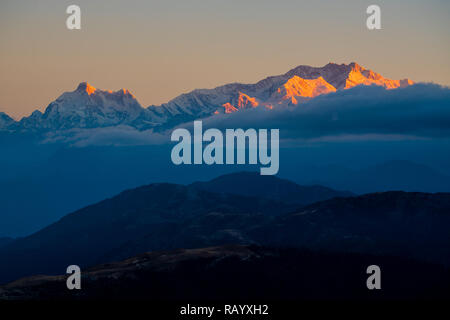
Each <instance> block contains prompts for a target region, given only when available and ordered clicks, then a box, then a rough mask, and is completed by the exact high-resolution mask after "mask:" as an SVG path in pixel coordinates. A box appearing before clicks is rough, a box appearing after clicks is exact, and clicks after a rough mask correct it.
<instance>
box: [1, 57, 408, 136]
mask: <svg viewBox="0 0 450 320" xmlns="http://www.w3.org/2000/svg"><path fill="white" fill-rule="evenodd" d="M412 84H413V82H412V81H411V80H409V79H404V80H391V79H387V78H384V77H383V76H381V75H380V74H378V73H376V72H373V71H372V70H368V69H365V68H363V67H361V66H360V65H358V64H357V63H354V62H353V63H350V64H348V65H347V64H335V63H329V64H327V65H325V66H323V67H310V66H299V67H296V68H294V69H292V70H290V71H289V72H287V73H285V74H283V75H279V76H272V77H268V78H266V79H263V80H261V81H259V82H257V83H255V84H241V83H232V84H227V85H224V86H220V87H217V88H214V89H198V90H194V91H192V92H189V93H186V94H182V95H180V96H178V97H176V98H175V99H173V100H171V101H169V102H168V103H165V104H162V105H160V106H150V107H148V108H143V107H142V106H141V105H140V104H139V102H138V101H137V100H136V98H135V97H134V96H133V94H132V93H131V92H130V91H128V90H126V89H121V90H118V91H115V92H113V91H106V90H99V89H96V88H94V87H93V86H91V85H90V84H88V83H86V82H83V83H80V85H79V86H78V88H77V89H76V90H75V91H72V92H66V93H63V94H62V95H61V96H60V97H59V98H57V99H56V100H55V101H53V102H52V103H50V104H49V105H48V107H47V108H46V109H45V111H44V113H42V112H40V111H38V110H36V111H34V112H33V113H32V114H31V115H30V116H28V117H24V118H22V119H21V120H20V121H17V122H16V121H14V120H13V119H11V118H10V117H9V116H7V115H6V114H2V113H0V130H8V131H21V132H22V131H38V132H41V131H44V132H45V131H53V130H67V129H73V128H98V127H109V126H117V125H127V126H131V127H134V128H136V129H139V130H144V129H151V128H154V129H155V128H157V129H167V128H171V127H174V126H176V125H178V124H180V123H183V122H189V121H192V120H195V119H201V118H205V117H209V116H212V115H215V114H221V113H232V112H236V111H238V110H242V109H249V108H266V109H273V108H276V107H280V106H298V105H300V104H302V103H304V102H306V101H308V100H311V99H313V98H315V97H317V96H320V95H324V94H328V93H332V92H336V91H340V90H346V89H350V88H353V87H355V86H359V85H364V86H369V85H376V86H381V87H384V88H386V89H396V88H401V87H406V86H409V85H412Z"/></svg>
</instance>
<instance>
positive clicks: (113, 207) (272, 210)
mask: <svg viewBox="0 0 450 320" xmlns="http://www.w3.org/2000/svg"><path fill="white" fill-rule="evenodd" d="M290 210H293V207H292V206H288V205H285V204H283V203H280V202H276V201H272V200H265V199H264V198H250V197H243V196H239V195H230V194H218V193H211V192H205V191H200V190H197V189H195V188H191V187H186V186H181V185H174V184H153V185H149V186H146V187H141V188H137V189H134V190H129V191H125V192H122V193H121V194H119V195H118V196H116V197H114V198H112V199H108V200H105V201H102V202H100V203H98V204H95V205H92V206H89V207H86V208H84V209H81V210H79V211H76V212H74V213H72V214H69V215H67V216H65V217H64V218H62V219H61V220H59V221H58V222H56V223H54V224H52V225H50V226H48V227H46V228H44V229H43V230H41V231H39V232H37V233H35V234H33V235H31V236H29V237H25V238H22V239H19V240H17V241H14V242H12V243H10V244H9V245H6V246H4V247H2V248H0V256H3V257H5V260H3V259H2V262H1V263H0V281H8V280H13V279H15V278H17V277H20V276H25V275H30V274H34V273H46V272H50V273H53V272H58V271H59V270H61V268H62V267H64V266H67V265H69V264H80V265H89V264H93V263H98V262H101V261H107V259H106V260H105V257H104V256H105V255H106V254H108V253H109V252H111V251H114V250H117V249H118V248H122V247H124V246H125V247H127V243H129V242H131V243H139V239H141V238H144V237H151V239H152V241H150V242H147V243H146V244H147V245H148V246H147V247H146V248H145V250H143V251H141V252H144V251H148V250H157V249H166V248H177V247H196V246H202V245H204V244H206V243H208V242H209V241H208V240H209V238H210V237H214V234H210V233H209V232H206V233H199V234H197V233H196V232H195V226H194V225H192V222H191V225H190V221H193V220H194V219H197V218H198V217H204V216H207V215H209V214H214V213H219V214H230V215H234V216H236V217H237V218H236V219H237V220H239V221H240V222H241V223H242V222H243V218H244V217H248V219H249V220H252V219H255V221H257V220H258V219H261V218H260V217H269V216H271V215H273V214H281V213H286V212H288V211H290ZM189 228H191V229H189ZM192 228H194V229H192ZM219 229H220V228H219ZM180 230H181V231H185V230H188V232H186V233H187V236H185V237H183V236H181V237H180V235H179V232H180ZM208 231H211V228H209V230H208ZM177 237H178V238H177ZM236 237H237V240H236V239H235V238H236ZM226 238H227V237H226ZM228 239H230V240H229V241H231V242H240V239H239V237H238V236H237V235H236V236H235V235H233V234H232V233H230V234H229V235H228ZM133 253H135V254H136V253H138V252H133Z"/></svg>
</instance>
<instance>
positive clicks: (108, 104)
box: [21, 82, 146, 130]
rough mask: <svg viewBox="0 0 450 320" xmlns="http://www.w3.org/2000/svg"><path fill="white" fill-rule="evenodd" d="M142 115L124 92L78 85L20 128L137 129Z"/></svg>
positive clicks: (23, 123)
mask: <svg viewBox="0 0 450 320" xmlns="http://www.w3.org/2000/svg"><path fill="white" fill-rule="evenodd" d="M145 119H146V111H145V109H144V108H142V106H141V105H140V104H139V102H138V101H137V100H136V98H135V97H134V95H133V94H132V93H131V92H130V91H129V90H126V89H120V90H118V91H111V90H100V89H96V88H95V87H94V86H92V85H90V84H89V83H88V82H82V83H80V84H79V85H78V87H77V88H76V89H75V90H74V91H71V92H65V93H63V94H62V95H61V96H59V97H58V98H57V99H56V100H55V101H53V102H52V103H50V104H49V105H48V107H47V108H46V109H45V112H44V113H33V114H32V115H31V116H30V117H27V118H23V119H22V120H21V124H22V126H23V127H25V128H29V129H36V130H38V129H45V130H50V129H52V130H62V129H70V128H95V127H106V126H115V125H119V124H126V125H136V126H137V125H138V124H137V123H136V121H138V120H139V121H140V120H145Z"/></svg>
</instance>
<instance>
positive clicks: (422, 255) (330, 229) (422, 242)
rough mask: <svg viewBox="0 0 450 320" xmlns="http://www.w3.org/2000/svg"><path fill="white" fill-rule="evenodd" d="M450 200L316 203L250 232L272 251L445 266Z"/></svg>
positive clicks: (445, 196)
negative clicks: (384, 256)
mask: <svg viewBox="0 0 450 320" xmlns="http://www.w3.org/2000/svg"><path fill="white" fill-rule="evenodd" d="M449 226H450V194H449V193H440V194H439V193H438V194H427V193H407V192H383V193H374V194H367V195H362V196H359V197H350V198H336V199H331V200H327V201H322V202H318V203H315V204H312V205H310V206H307V207H305V208H302V209H301V210H298V211H297V212H295V213H291V214H288V215H283V216H280V217H277V218H275V219H274V221H273V222H272V223H271V225H265V226H262V227H261V228H256V229H253V230H252V232H251V237H252V239H254V240H255V241H257V242H258V241H264V243H265V244H268V245H273V246H278V245H281V246H285V245H288V246H294V247H308V248H314V249H326V250H335V251H344V252H365V253H368V252H370V253H373V254H390V255H396V256H407V257H414V258H417V259H422V260H428V261H433V262H438V263H443V264H447V265H449V264H450V234H449V232H448V229H449Z"/></svg>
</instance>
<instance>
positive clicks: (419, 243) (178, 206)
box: [0, 173, 450, 282]
mask: <svg viewBox="0 0 450 320" xmlns="http://www.w3.org/2000/svg"><path fill="white" fill-rule="evenodd" d="M235 178H236V181H239V182H241V183H242V185H238V184H236V186H235V188H234V190H235V191H236V190H239V188H240V187H241V186H245V187H249V188H250V187H251V184H250V182H252V183H253V184H254V189H253V191H252V192H251V194H253V193H254V194H256V195H258V196H253V197H250V196H248V192H244V193H246V194H247V195H246V196H243V195H237V194H229V193H223V192H222V193H217V192H211V191H217V190H221V189H222V187H223V186H224V185H225V184H224V183H223V182H224V181H227V179H229V176H228V177H227V176H224V177H221V178H218V179H216V180H213V181H212V182H208V183H207V184H209V189H211V191H204V190H200V189H199V188H198V186H199V185H203V187H205V184H204V183H203V184H201V183H200V184H194V185H191V186H181V185H174V184H153V185H149V186H145V187H141V188H137V189H133V190H128V191H125V192H123V193H121V194H119V195H118V196H116V197H114V198H111V199H108V200H104V201H102V202H100V203H98V204H96V205H92V206H89V207H86V208H84V209H81V210H79V211H76V212H74V213H72V214H69V215H67V216H66V217H64V218H63V219H61V220H60V221H58V222H56V223H54V224H52V225H50V226H49V227H47V228H45V229H43V230H41V231H39V232H37V233H35V234H33V235H31V236H29V237H26V238H21V239H18V240H15V241H13V242H11V243H9V244H7V245H5V246H3V247H2V248H0V256H1V257H2V260H1V262H0V281H1V282H7V281H11V280H14V279H17V278H19V277H22V276H27V275H32V274H39V273H47V274H57V273H60V272H61V270H65V268H66V267H67V266H68V265H70V264H78V265H80V266H82V267H85V266H89V265H93V264H97V263H103V262H108V261H117V260H120V259H124V258H127V257H130V256H133V255H136V254H139V253H142V252H147V251H154V250H167V249H176V248H201V247H207V246H218V245H224V244H230V243H234V244H259V245H271V246H273V245H275V246H290V247H308V248H312V249H327V250H333V251H342V252H360V253H374V254H393V255H398V256H404V257H413V258H416V259H422V260H427V261H432V262H436V263H445V264H450V256H449V249H448V248H449V247H450V235H449V234H448V226H449V225H450V194H423V193H405V192H386V193H376V194H369V195H363V196H359V197H347V198H334V199H330V200H326V201H322V202H318V203H315V204H311V205H309V206H307V207H303V208H300V209H299V207H301V206H300V205H298V204H297V203H296V199H298V197H299V193H298V190H299V189H298V188H302V187H295V184H293V183H291V182H289V181H285V180H277V181H276V182H274V185H275V186H278V187H277V188H278V191H277V189H274V192H273V193H267V192H266V188H261V189H258V187H257V186H264V185H265V183H266V177H262V176H256V175H252V174H246V173H243V174H242V176H240V177H235ZM271 179H272V178H271ZM275 179H276V178H275ZM214 181H216V182H217V183H218V185H217V186H215V184H214ZM244 182H245V183H244ZM243 190H248V189H247V188H244V189H243ZM258 190H259V191H258ZM281 190H295V191H296V192H294V193H292V197H293V198H294V200H292V199H290V198H286V200H285V201H281V200H284V197H281V196H280V194H281V192H280V191H281ZM328 191H329V190H328ZM277 194H278V196H276V197H275V199H276V200H274V199H269V198H270V197H271V196H272V195H277ZM338 194H339V193H338ZM300 195H301V193H300ZM327 196H329V194H327ZM272 198H274V197H272ZM300 198H301V197H300Z"/></svg>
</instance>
